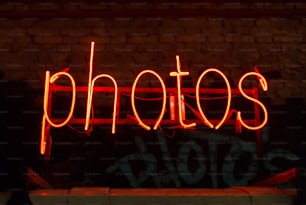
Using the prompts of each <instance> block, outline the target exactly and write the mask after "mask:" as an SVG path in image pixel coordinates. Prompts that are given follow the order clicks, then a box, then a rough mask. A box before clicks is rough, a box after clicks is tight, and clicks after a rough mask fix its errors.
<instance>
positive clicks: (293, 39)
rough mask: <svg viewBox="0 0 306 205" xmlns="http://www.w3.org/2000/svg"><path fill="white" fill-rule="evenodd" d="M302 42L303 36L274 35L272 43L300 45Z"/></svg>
mask: <svg viewBox="0 0 306 205" xmlns="http://www.w3.org/2000/svg"><path fill="white" fill-rule="evenodd" d="M303 41H304V36H303V35H294V34H291V35H290V34H288V35H274V36H273V42H276V43H301V42H303Z"/></svg>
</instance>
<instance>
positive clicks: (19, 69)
mask: <svg viewBox="0 0 306 205" xmlns="http://www.w3.org/2000/svg"><path fill="white" fill-rule="evenodd" d="M305 9H306V3H303V2H302V1H301V2H299V1H291V2H290V3H288V2H286V1H280V3H275V2H273V1H271V2H266V1H257V2H251V1H242V2H236V1H229V2H228V1H227V2H222V1H217V2H214V1H205V2H202V1H182V2H181V1H177V2H175V1H166V2H165V1H164V2H162V1H157V2H155V3H150V2H149V1H137V0H134V1H120V0H117V1H106V2H105V1H104V2H103V1H102V2H99V1H89V2H88V1H87V2H86V3H85V1H36V2H34V3H29V1H13V2H4V3H1V4H0V10H1V12H0V16H1V18H0V27H1V29H0V69H1V71H3V75H4V79H6V80H25V81H28V82H29V83H30V84H31V85H32V86H33V87H35V88H39V87H42V85H43V78H44V71H45V70H46V69H50V70H51V71H54V72H55V71H58V70H61V69H62V68H65V67H68V66H69V67H70V68H71V69H70V71H71V73H72V74H73V75H74V76H75V78H76V79H77V80H78V82H80V83H81V81H83V82H84V81H86V79H87V78H86V77H85V76H86V75H87V65H88V56H89V45H90V42H91V41H95V42H96V43H97V44H96V53H95V54H96V56H95V73H96V74H97V73H104V72H105V73H111V74H112V75H113V76H114V77H115V78H116V79H117V80H118V82H119V85H120V86H128V85H130V84H131V82H132V80H133V79H134V77H135V76H136V74H137V73H138V72H139V71H140V70H142V69H143V68H144V67H145V68H152V69H154V70H157V71H158V72H159V73H161V74H162V76H163V78H167V77H168V75H169V72H170V71H173V68H175V55H176V54H179V55H180V56H181V63H182V66H183V69H185V70H189V71H190V73H191V76H192V77H193V78H194V80H195V79H196V77H197V75H198V72H199V71H203V70H204V69H206V68H209V67H217V68H220V69H222V70H223V71H224V72H225V73H226V74H227V75H228V76H229V77H230V78H232V79H233V81H234V83H237V81H238V79H239V78H240V76H241V75H242V74H244V73H245V72H247V71H252V69H253V66H255V65H256V66H258V67H259V69H260V70H261V72H262V73H263V74H265V75H266V76H267V77H268V81H269V85H270V88H269V92H268V93H267V95H268V96H269V97H271V99H272V103H273V104H283V103H284V102H285V99H286V97H288V96H302V97H305V96H306V93H305V89H304V88H305V86H306V81H305V80H306V71H305V64H306V52H305V48H306V43H305V42H306V35H305V33H306V26H305V24H306V12H305Z"/></svg>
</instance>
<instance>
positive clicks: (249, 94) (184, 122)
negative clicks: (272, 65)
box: [40, 42, 268, 154]
mask: <svg viewBox="0 0 306 205" xmlns="http://www.w3.org/2000/svg"><path fill="white" fill-rule="evenodd" d="M93 57H94V42H92V43H91V51H90V61H89V73H88V85H87V86H76V83H75V80H74V78H73V77H72V76H71V75H70V74H69V73H67V72H66V71H62V72H57V73H55V74H53V75H51V76H50V71H46V75H45V76H46V77H45V91H44V114H43V119H42V131H41V146H40V152H41V154H44V153H45V150H46V148H45V147H46V136H47V134H48V133H47V131H46V127H47V126H51V127H55V128H59V127H63V126H65V125H67V124H68V123H72V124H73V123H74V124H84V130H88V128H89V125H90V124H110V121H109V120H108V119H107V120H105V119H90V116H91V106H92V98H93V94H94V93H95V92H110V93H113V94H114V101H113V114H112V120H111V124H112V131H111V132H112V133H115V132H116V124H125V123H127V121H124V120H121V119H118V118H119V117H118V114H117V113H118V112H119V111H120V110H119V109H120V106H118V102H119V101H118V100H119V96H120V93H130V97H131V99H130V100H131V105H132V110H133V114H134V118H133V119H134V122H136V123H137V124H138V125H139V126H141V127H142V128H144V129H146V130H150V129H151V127H150V125H153V129H154V130H156V129H157V128H158V126H159V125H160V124H161V123H164V124H171V125H175V124H176V125H178V124H179V126H180V127H182V128H192V127H195V126H196V125H197V124H201V123H202V124H205V125H206V126H208V127H209V128H213V129H219V128H220V127H221V126H222V125H223V124H225V123H229V122H230V120H229V119H228V118H229V116H230V114H229V113H231V110H230V107H231V99H232V94H236V95H238V94H239V95H241V96H243V97H244V98H245V99H246V100H248V101H250V102H252V103H254V106H257V107H260V108H261V110H262V111H263V113H264V116H263V120H262V122H258V120H257V121H256V120H247V119H244V120H243V119H242V115H243V114H242V113H241V111H237V115H236V121H238V122H239V123H240V124H241V125H242V126H243V127H245V128H246V129H249V130H259V129H261V128H262V127H263V126H265V125H266V123H267V121H268V112H267V109H266V107H265V105H264V104H263V103H262V102H260V101H259V100H258V99H257V98H258V97H257V89H255V90H254V89H246V88H243V82H244V81H245V80H246V79H247V78H248V77H251V76H255V77H257V78H258V80H259V84H260V86H261V88H262V89H263V91H267V90H268V84H267V81H266V79H265V78H264V77H263V76H262V75H261V74H260V73H259V72H249V73H246V74H244V75H243V76H242V77H241V78H240V80H239V84H238V89H232V88H231V86H230V83H229V81H228V79H227V77H226V75H225V74H224V73H223V72H221V71H220V70H218V69H216V68H209V69H207V70H205V71H203V72H202V74H201V75H200V76H199V78H198V79H197V83H196V87H195V89H194V88H182V86H181V84H182V77H184V76H188V75H189V72H187V71H181V64H180V59H179V56H176V70H177V71H173V72H170V73H169V75H170V76H171V77H176V82H177V85H176V88H166V85H165V83H164V80H163V79H162V77H161V76H160V75H159V74H158V73H157V72H155V71H153V70H143V71H141V72H140V73H139V74H138V75H137V76H136V78H135V80H134V82H133V84H132V87H131V88H126V87H118V85H117V82H116V80H115V78H114V77H112V76H111V75H108V74H99V75H97V76H95V77H94V78H92V72H93ZM210 72H213V73H217V74H218V75H220V76H221V77H222V79H223V80H224V82H225V84H226V88H225V89H216V88H201V87H200V84H201V82H202V81H203V79H204V77H205V76H206V74H207V73H210ZM144 74H150V75H153V76H154V77H156V78H157V79H158V81H159V82H160V85H161V87H159V88H137V83H138V81H139V80H140V78H141V77H142V76H143V75H144ZM61 77H66V78H68V79H69V80H70V83H71V86H59V85H56V84H55V82H56V80H57V79H58V78H61ZM102 78H107V79H109V80H111V81H112V83H113V87H102V86H95V82H96V81H97V80H98V79H102ZM50 85H52V86H50ZM58 91H61V92H71V94H72V95H71V96H72V97H71V104H70V110H69V113H68V115H67V117H66V119H52V117H50V116H51V113H50V112H51V111H52V109H51V107H50V103H49V100H50V99H51V97H52V92H58ZM77 92H87V105H86V114H85V116H86V117H85V118H82V119H72V116H73V112H74V108H75V102H76V93H77ZM137 92H144V93H146V92H155V93H162V107H161V111H160V113H159V115H158V117H157V119H155V120H148V119H141V117H140V116H139V113H138V111H137V108H136V105H135V99H136V96H135V95H136V93H137ZM254 92H256V95H254ZM185 93H189V94H194V95H195V98H196V104H197V108H198V110H197V111H194V112H196V113H195V114H196V116H197V117H198V118H199V120H188V119H185V102H184V100H183V97H184V94H185ZM203 93H210V94H226V96H227V104H226V109H225V112H224V115H223V117H222V119H221V120H220V119H219V120H212V119H208V117H207V116H206V115H205V111H204V110H203V109H202V106H201V98H200V94H203ZM167 94H169V95H167ZM174 96H175V97H176V100H174V98H173V97H174ZM168 97H169V98H170V99H171V100H170V101H169V104H170V115H171V119H169V120H167V119H163V118H164V115H165V112H166V104H167V98H168ZM173 100H174V101H176V102H174V101H173ZM175 109H176V111H177V113H178V115H176V114H174V113H173V111H174V110H175ZM177 116H178V119H177ZM128 123H130V121H129V122H128ZM256 123H258V124H256Z"/></svg>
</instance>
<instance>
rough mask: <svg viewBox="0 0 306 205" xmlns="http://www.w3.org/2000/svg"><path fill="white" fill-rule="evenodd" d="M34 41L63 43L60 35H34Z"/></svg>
mask: <svg viewBox="0 0 306 205" xmlns="http://www.w3.org/2000/svg"><path fill="white" fill-rule="evenodd" d="M34 43H41V44H44V43H45V44H59V43H63V37H61V36H36V37H35V38H34Z"/></svg>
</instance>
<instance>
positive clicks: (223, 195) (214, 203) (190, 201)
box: [0, 187, 296, 205]
mask: <svg viewBox="0 0 306 205" xmlns="http://www.w3.org/2000/svg"><path fill="white" fill-rule="evenodd" d="M9 196H10V195H9V193H3V194H0V202H1V204H5V202H6V201H7V200H8V198H9ZM295 198H296V191H295V190H285V189H278V188H272V187H231V188H225V189H172V188H171V189H170V188H169V189H157V188H156V189H155V188H154V189H109V188H107V187H76V188H72V189H71V190H68V189H62V190H56V189H55V190H54V189H49V190H48V189H46V190H37V191H31V192H30V199H31V201H32V203H33V205H68V204H69V205H70V204H71V205H98V204H103V205H173V204H175V205H203V204H206V205H248V204H252V205H253V204H255V205H265V204H269V205H270V204H277V205H289V204H294V201H295ZM1 204H0V205H1Z"/></svg>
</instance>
